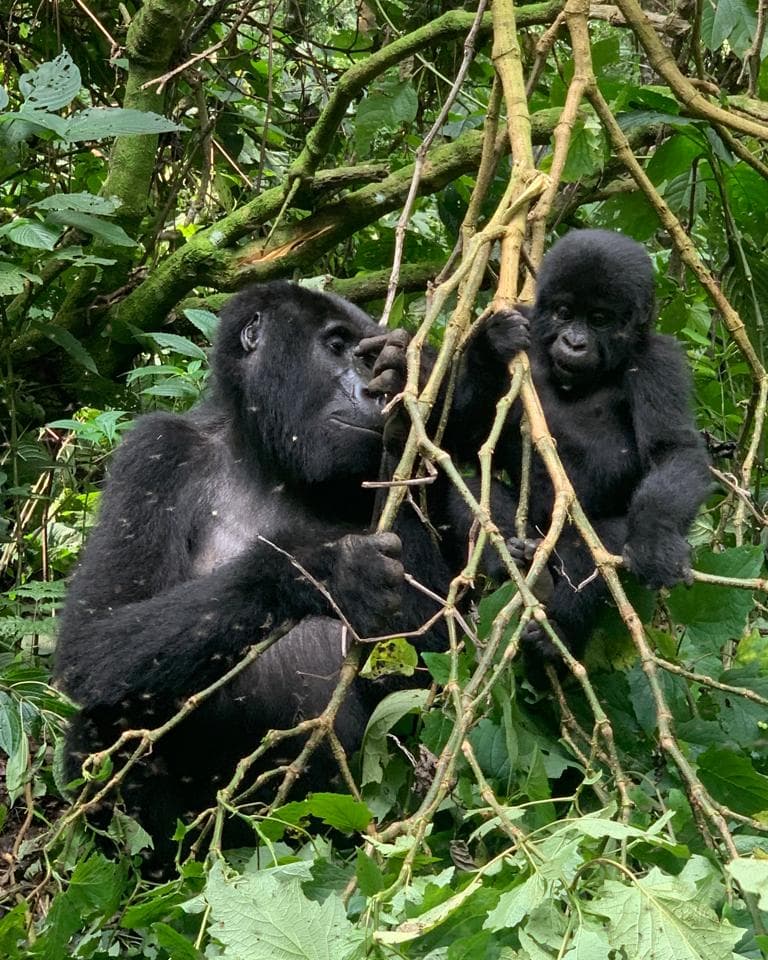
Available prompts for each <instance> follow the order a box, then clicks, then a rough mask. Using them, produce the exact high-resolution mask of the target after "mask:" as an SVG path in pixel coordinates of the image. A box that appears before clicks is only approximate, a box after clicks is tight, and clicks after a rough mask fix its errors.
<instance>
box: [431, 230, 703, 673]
mask: <svg viewBox="0 0 768 960" xmlns="http://www.w3.org/2000/svg"><path fill="white" fill-rule="evenodd" d="M654 319H655V310H654V292H653V269H652V265H651V261H650V258H649V257H648V254H647V253H646V252H645V250H644V249H643V248H642V247H641V246H640V245H639V244H637V243H635V242H634V241H633V240H630V239H628V238H627V237H624V236H621V235H620V234H617V233H611V232H608V231H603V230H580V231H574V232H572V233H569V234H567V235H566V236H565V237H563V238H562V239H561V240H559V241H558V242H557V243H556V244H555V245H554V246H553V247H552V249H551V250H550V252H549V253H548V254H547V256H546V257H545V258H544V261H543V263H542V266H541V271H540V273H539V277H538V293H537V298H536V303H535V305H534V307H533V308H532V309H525V308H522V307H521V308H518V309H516V310H511V311H502V312H499V313H496V314H494V315H492V316H490V317H489V318H488V319H487V320H485V321H483V322H482V323H481V324H480V326H479V327H478V329H477V331H476V333H475V334H474V336H473V338H472V340H471V341H470V344H469V346H468V349H467V352H466V355H465V359H464V369H463V372H462V376H461V379H460V384H459V389H458V391H457V398H456V403H455V408H454V414H453V417H452V424H453V427H452V430H451V435H450V437H449V444H450V445H452V446H453V449H454V450H455V451H457V452H458V454H459V455H460V456H461V457H463V458H464V459H467V460H468V459H471V458H472V457H473V456H474V454H475V452H476V451H477V449H478V446H479V444H480V443H481V442H482V440H483V439H484V431H485V433H487V430H488V426H489V424H490V422H491V420H492V417H493V414H494V409H495V403H496V401H497V399H498V398H499V396H500V395H501V394H502V393H503V392H505V391H506V389H507V388H508V384H509V376H508V372H507V363H508V361H509V360H510V359H511V358H512V357H513V356H514V355H515V354H516V353H517V352H518V351H520V350H524V349H529V351H530V360H531V367H532V371H533V377H534V380H535V383H536V387H537V390H538V393H539V396H540V398H541V402H542V405H543V408H544V413H545V415H546V419H547V423H548V425H549V429H550V431H551V433H552V435H553V437H554V438H555V440H556V441H557V449H558V453H559V455H560V458H561V459H562V461H563V465H564V467H565V469H566V471H567V473H568V475H569V477H570V479H571V481H572V483H573V485H574V487H575V490H576V494H577V496H578V497H579V500H580V501H581V504H582V506H583V507H584V509H585V511H586V513H587V515H588V516H589V518H590V520H591V522H592V523H593V524H594V526H595V528H596V530H597V532H598V534H599V535H600V536H601V538H602V539H603V542H604V543H605V545H606V546H607V547H608V549H610V550H611V551H613V552H614V553H619V554H623V556H624V559H625V563H626V565H627V567H628V568H629V569H630V570H631V571H632V572H633V573H634V574H635V575H636V576H637V577H638V579H639V580H640V581H642V582H643V583H644V584H646V585H647V586H649V587H652V588H658V587H660V586H673V585H674V584H676V583H679V582H680V581H684V580H686V579H687V578H688V577H689V575H690V567H689V561H690V549H689V546H688V543H687V542H686V540H685V536H686V533H687V531H688V529H689V527H690V524H691V523H692V521H693V519H694V517H695V515H696V512H697V510H698V508H699V506H700V504H701V503H702V501H703V500H704V498H705V497H706V494H707V491H708V489H709V485H710V483H709V473H708V463H707V456H706V452H705V449H704V445H703V443H702V440H701V437H700V436H699V434H698V432H697V431H696V429H695V425H694V421H693V416H692V413H691V407H690V396H691V384H690V376H689V373H688V369H687V365H686V362H685V357H684V355H683V352H682V350H681V349H680V347H679V345H678V344H677V342H676V341H675V340H674V339H672V338H671V337H667V336H662V335H660V334H657V333H655V332H654V330H653V323H654ZM520 416H521V406H520V404H519V403H517V404H516V405H515V407H514V409H513V412H512V414H511V416H510V418H509V422H508V424H507V426H506V428H505V432H504V434H503V437H502V440H501V441H500V443H499V444H498V446H497V457H496V463H497V464H498V466H500V467H503V468H504V469H505V470H506V471H507V472H508V475H509V477H510V480H511V485H512V488H513V490H514V491H515V492H517V491H519V486H520V453H521V436H520V429H519V426H520ZM551 511H552V486H551V483H550V480H549V476H548V474H547V472H546V469H545V467H544V465H543V463H542V462H541V460H540V459H539V458H538V457H534V463H533V471H532V479H531V503H530V523H531V529H530V531H529V534H530V536H532V537H535V536H540V535H541V533H542V532H545V531H546V530H547V528H548V527H549V523H550V517H551ZM556 553H557V555H556V556H554V557H553V558H552V560H551V562H550V572H551V573H552V576H553V579H554V590H553V594H552V597H551V599H550V600H549V602H548V614H549V616H550V618H551V621H552V622H553V625H554V626H555V627H556V629H557V630H558V631H559V634H560V636H561V637H562V638H563V640H564V641H565V642H566V643H567V645H568V647H569V649H571V650H572V651H573V652H574V653H575V654H576V655H577V656H579V655H580V654H581V652H582V651H583V648H584V644H585V643H586V640H587V639H588V637H589V634H590V632H591V630H592V627H593V625H594V621H595V618H596V616H597V614H598V612H599V609H600V606H601V604H602V602H603V601H604V600H605V598H606V595H607V591H606V588H605V584H604V582H603V580H602V578H600V577H595V578H594V579H593V580H592V581H590V582H589V583H585V581H587V580H588V578H589V577H590V576H592V574H593V573H594V570H595V567H594V563H593V561H592V558H591V555H590V554H589V552H588V550H587V549H586V547H585V546H584V544H583V543H582V541H581V539H580V538H579V536H578V535H577V534H576V531H575V530H574V528H573V527H571V526H566V528H565V530H564V532H563V535H562V537H561V538H560V541H559V543H558V546H557V550H556ZM528 654H529V656H528V660H529V665H530V666H531V667H532V668H533V669H535V668H536V666H537V664H538V666H539V667H540V665H541V661H542V658H544V659H556V658H557V654H556V651H555V650H554V648H553V645H552V644H551V643H550V642H549V641H548V640H547V639H546V637H545V635H544V634H543V632H542V631H541V629H540V628H539V627H538V626H536V625H533V624H532V625H531V626H530V629H529V631H528Z"/></svg>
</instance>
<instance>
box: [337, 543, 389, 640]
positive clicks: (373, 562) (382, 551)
mask: <svg viewBox="0 0 768 960" xmlns="http://www.w3.org/2000/svg"><path fill="white" fill-rule="evenodd" d="M332 551H333V555H334V563H333V567H332V570H331V574H330V577H329V578H328V592H329V593H330V595H331V597H332V598H333V599H334V600H335V601H336V603H337V604H338V605H339V608H340V610H341V612H342V613H343V614H344V616H345V617H346V618H347V619H348V620H349V622H350V623H351V625H352V628H353V629H354V631H355V633H357V634H358V636H360V637H375V636H379V635H381V634H386V633H391V632H392V629H391V624H392V620H393V618H394V617H395V616H396V615H397V614H398V613H399V612H400V607H401V603H402V592H403V565H402V563H401V562H400V556H401V545H400V538H399V537H398V536H397V535H396V534H394V533H375V534H369V535H358V534H352V533H351V534H348V535H347V536H346V537H342V538H341V539H340V540H337V541H336V543H335V544H333V545H332Z"/></svg>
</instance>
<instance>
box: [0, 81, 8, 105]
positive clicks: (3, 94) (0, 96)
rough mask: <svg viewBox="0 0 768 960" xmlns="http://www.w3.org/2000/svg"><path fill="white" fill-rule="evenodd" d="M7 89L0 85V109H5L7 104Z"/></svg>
mask: <svg viewBox="0 0 768 960" xmlns="http://www.w3.org/2000/svg"><path fill="white" fill-rule="evenodd" d="M8 99H9V98H8V91H7V90H6V89H5V87H2V86H0V110H5V108H6V107H7V106H8Z"/></svg>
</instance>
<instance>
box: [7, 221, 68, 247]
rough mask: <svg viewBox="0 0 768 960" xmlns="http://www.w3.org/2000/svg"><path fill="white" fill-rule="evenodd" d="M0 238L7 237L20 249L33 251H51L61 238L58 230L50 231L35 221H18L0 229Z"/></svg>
mask: <svg viewBox="0 0 768 960" xmlns="http://www.w3.org/2000/svg"><path fill="white" fill-rule="evenodd" d="M0 236H5V237H8V239H9V240H11V241H12V242H13V243H17V244H18V245H19V246H20V247H32V248H33V249H35V250H53V248H54V246H55V245H56V242H57V240H58V239H59V237H60V236H61V231H60V230H51V228H50V227H46V226H45V225H44V224H42V223H40V222H39V221H37V220H27V219H25V218H24V219H19V220H14V221H13V223H9V224H6V225H5V226H4V227H2V228H0Z"/></svg>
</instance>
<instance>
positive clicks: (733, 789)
mask: <svg viewBox="0 0 768 960" xmlns="http://www.w3.org/2000/svg"><path fill="white" fill-rule="evenodd" d="M699 777H700V779H701V782H702V783H703V784H704V786H705V787H706V788H707V790H708V791H709V792H710V793H711V794H712V796H713V797H714V799H715V800H718V801H719V802H720V803H722V804H725V806H727V807H730V808H731V809H732V810H734V811H735V812H736V813H741V814H744V816H747V817H749V816H753V815H755V814H759V813H766V814H768V777H765V776H763V775H762V774H761V773H758V772H757V770H755V768H754V767H753V766H752V762H751V761H750V760H749V759H748V758H747V757H745V756H742V755H741V754H739V753H735V752H734V751H733V750H726V749H725V748H717V747H710V748H709V749H708V750H707V751H706V752H705V753H702V755H701V756H700V757H699Z"/></svg>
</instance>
